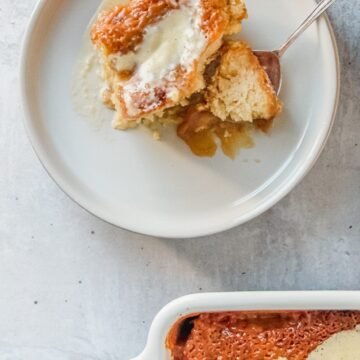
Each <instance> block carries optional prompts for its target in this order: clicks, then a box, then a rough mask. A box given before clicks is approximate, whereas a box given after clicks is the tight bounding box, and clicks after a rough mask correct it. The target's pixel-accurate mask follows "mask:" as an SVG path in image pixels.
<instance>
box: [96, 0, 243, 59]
mask: <svg viewBox="0 0 360 360" xmlns="http://www.w3.org/2000/svg"><path fill="white" fill-rule="evenodd" d="M182 2H183V3H187V2H188V3H189V5H191V4H190V3H191V2H194V1H193V0H187V1H182ZM198 3H199V5H198V6H200V7H201V8H202V18H201V28H202V30H203V31H204V33H206V34H207V37H208V40H209V41H212V40H213V39H212V38H213V37H216V36H219V35H220V36H222V35H223V33H224V32H226V30H227V29H229V26H230V25H231V22H232V21H234V16H233V14H232V12H231V10H232V8H233V7H235V5H231V1H230V2H229V1H228V0H198ZM178 8H179V0H131V1H130V2H129V3H128V4H126V5H117V6H115V7H113V8H112V9H109V10H105V11H103V12H102V13H101V14H100V15H99V17H98V19H97V21H96V22H95V24H94V25H93V27H92V30H91V39H92V41H93V42H94V43H95V44H97V45H98V46H99V47H101V48H103V49H104V51H105V52H106V53H107V54H112V53H120V54H126V53H128V52H130V51H133V50H135V49H136V47H137V45H139V44H141V43H142V41H143V38H144V34H145V30H146V28H147V27H148V26H149V25H152V24H155V23H156V22H158V21H159V20H160V19H161V18H162V17H163V16H164V15H166V14H167V13H168V12H169V11H170V10H174V9H178ZM245 16H246V9H245V7H244V10H243V13H240V14H238V16H237V17H238V18H239V21H240V19H242V18H244V17H245ZM229 30H230V29H229ZM230 31H231V30H230Z"/></svg>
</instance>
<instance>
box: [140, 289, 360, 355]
mask: <svg viewBox="0 0 360 360" xmlns="http://www.w3.org/2000/svg"><path fill="white" fill-rule="evenodd" d="M246 310H360V291H300V292H284V291H279V292H233V293H208V294H194V295H188V296H185V297H182V298H179V299H177V300H174V301H173V302H171V303H170V304H168V305H166V306H165V307H164V308H163V309H162V310H161V311H160V312H159V314H158V315H157V316H156V317H155V319H154V321H153V323H152V325H151V328H150V332H149V337H148V341H147V345H146V348H145V350H144V351H143V352H142V354H141V355H139V356H138V357H136V358H134V359H133V360H169V359H170V355H169V352H168V350H167V349H166V346H165V341H166V336H167V334H168V332H169V330H170V328H171V327H172V325H173V324H174V323H175V322H176V321H177V320H178V319H179V318H181V317H183V316H186V315H190V314H193V313H199V312H217V311H246Z"/></svg>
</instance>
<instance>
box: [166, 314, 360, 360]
mask: <svg viewBox="0 0 360 360" xmlns="http://www.w3.org/2000/svg"><path fill="white" fill-rule="evenodd" d="M359 324H360V311H296V312H295V311H282V312H224V313H201V314H195V315H193V316H189V317H186V318H185V319H181V320H180V321H179V322H178V323H176V324H175V325H174V326H173V328H172V329H171V331H170V333H169V334H168V338H167V346H168V348H169V350H170V353H171V356H172V359H173V360H205V359H221V360H265V359H267V360H305V359H309V360H318V359H323V360H340V359H341V360H354V359H359V358H360V327H359Z"/></svg>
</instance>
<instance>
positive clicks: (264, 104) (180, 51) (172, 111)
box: [91, 0, 282, 158]
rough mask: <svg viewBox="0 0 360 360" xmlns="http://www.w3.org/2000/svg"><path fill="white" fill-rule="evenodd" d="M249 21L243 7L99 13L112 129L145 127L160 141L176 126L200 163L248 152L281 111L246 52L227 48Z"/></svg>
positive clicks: (97, 29)
mask: <svg viewBox="0 0 360 360" xmlns="http://www.w3.org/2000/svg"><path fill="white" fill-rule="evenodd" d="M114 1H115V0H114ZM115 2H116V1H115ZM246 17H247V10H246V6H245V3H244V0H129V1H125V2H123V3H122V4H120V3H119V4H118V5H114V6H111V7H110V8H108V9H106V10H104V11H102V12H101V13H100V14H99V16H98V17H97V19H96V21H95V22H94V23H93V25H92V27H91V40H92V42H93V44H94V46H95V49H96V50H97V53H98V54H99V59H100V65H101V73H102V78H103V79H104V81H105V84H106V86H105V88H104V89H103V91H102V99H103V102H104V103H105V104H106V105H107V106H108V107H110V108H111V109H113V110H115V116H114V120H113V126H114V128H116V129H122V130H126V129H129V128H134V127H137V126H139V125H140V124H143V125H145V126H147V127H148V128H150V129H151V130H153V132H154V135H155V137H156V138H159V132H158V130H159V128H161V127H162V126H164V125H166V124H169V123H172V124H174V123H175V124H176V126H177V134H178V136H179V137H180V138H181V139H182V140H184V141H185V143H187V144H188V145H189V147H190V149H191V150H192V152H193V153H194V154H195V155H198V156H207V157H210V156H213V155H215V153H216V151H217V148H218V146H219V145H220V146H221V149H222V150H223V152H224V153H225V155H227V156H228V157H230V158H235V156H236V154H237V152H238V150H239V149H240V148H249V147H252V146H253V144H254V143H253V141H252V138H251V136H250V132H251V131H253V130H257V129H260V130H262V131H267V130H268V129H269V128H270V127H271V124H272V120H273V119H274V118H275V117H276V116H277V115H278V114H279V113H280V112H281V109H282V104H281V102H280V100H279V99H278V98H277V95H276V93H275V92H274V90H273V89H272V86H271V82H270V80H269V78H268V75H267V74H266V72H265V70H264V69H263V68H262V67H261V65H260V63H259V61H258V59H257V57H256V56H255V55H254V54H253V52H252V50H251V48H250V46H249V45H247V44H246V43H245V42H239V41H238V42H234V41H233V42H229V41H228V40H227V37H226V36H227V35H231V34H235V33H238V32H239V31H240V30H241V22H242V20H243V19H245V18H246Z"/></svg>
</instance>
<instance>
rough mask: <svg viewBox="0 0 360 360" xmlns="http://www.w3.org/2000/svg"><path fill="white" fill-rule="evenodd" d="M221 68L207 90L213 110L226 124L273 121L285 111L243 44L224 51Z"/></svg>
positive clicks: (256, 60) (232, 44) (261, 68)
mask: <svg viewBox="0 0 360 360" xmlns="http://www.w3.org/2000/svg"><path fill="white" fill-rule="evenodd" d="M221 54H222V55H221V59H220V65H219V66H218V68H217V70H216V73H215V75H214V76H213V77H212V79H211V83H210V86H209V87H208V88H207V90H206V95H205V97H206V100H207V103H208V106H209V109H210V111H211V112H212V113H213V114H214V115H216V116H217V117H218V118H220V119H221V120H223V121H234V122H241V121H249V122H253V121H255V120H259V119H263V120H271V119H273V118H274V117H275V116H277V115H278V114H279V113H280V112H281V110H282V104H281V102H280V100H279V99H278V97H277V96H276V93H275V92H274V90H273V88H272V85H271V82H270V79H269V77H268V75H267V74H266V72H265V70H264V69H263V67H262V66H261V65H260V63H259V60H258V58H257V57H256V56H255V55H254V54H253V52H252V50H251V49H250V47H249V46H248V45H247V44H246V43H244V42H233V43H228V44H225V45H224V46H223V48H222V49H221Z"/></svg>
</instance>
